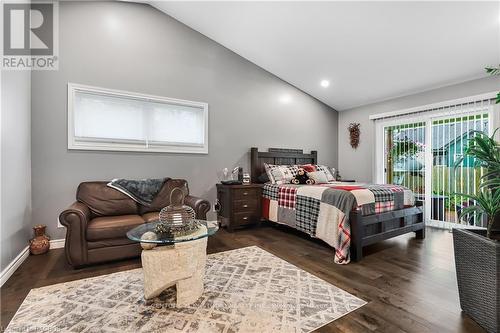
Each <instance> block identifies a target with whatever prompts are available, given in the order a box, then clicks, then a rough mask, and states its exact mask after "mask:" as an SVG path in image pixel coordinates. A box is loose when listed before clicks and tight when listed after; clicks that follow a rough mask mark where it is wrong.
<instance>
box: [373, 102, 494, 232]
mask: <svg viewBox="0 0 500 333" xmlns="http://www.w3.org/2000/svg"><path fill="white" fill-rule="evenodd" d="M494 103H495V101H494V99H492V98H482V99H478V100H476V101H471V102H466V103H457V104H450V105H441V106H439V107H435V108H429V109H425V108H424V109H420V110H418V111H415V112H411V113H404V114H401V115H397V114H396V115H391V114H387V115H386V116H381V117H378V116H374V117H376V118H375V124H376V128H377V145H384V147H383V149H380V148H378V149H377V152H378V154H377V156H376V162H377V163H376V165H383V166H384V168H383V171H381V170H380V168H378V171H377V175H378V176H377V179H379V180H382V179H383V180H384V181H385V182H388V183H395V184H401V185H404V186H407V187H409V188H410V189H412V190H413V191H414V192H415V193H416V195H417V197H420V198H421V199H423V198H424V197H425V198H426V199H427V200H426V202H425V207H426V210H428V213H426V216H427V217H429V218H430V220H431V222H436V224H434V225H437V226H441V227H447V225H450V224H457V223H462V222H461V221H459V220H458V214H459V213H460V210H461V209H463V208H464V207H466V206H468V205H472V204H474V202H471V201H470V200H468V199H467V198H466V197H463V196H460V195H459V193H466V194H477V191H478V189H479V178H480V177H481V175H482V174H483V172H484V170H482V169H481V168H480V167H478V166H477V165H476V164H475V163H474V160H473V159H472V158H466V159H464V161H463V162H462V163H461V165H459V166H458V167H457V168H456V169H455V168H454V164H455V161H456V160H457V159H458V158H460V157H461V156H463V153H464V150H465V149H466V147H467V142H468V140H469V139H470V138H471V137H473V136H474V135H475V132H474V131H483V132H486V133H489V132H491V129H492V128H493V121H494V119H492V118H491V115H493V108H494ZM381 152H383V153H384V154H381ZM378 155H381V156H378ZM382 155H383V156H382ZM381 173H383V176H382V175H381ZM469 223H470V224H472V225H476V226H482V225H483V224H484V221H478V220H477V219H472V220H471V221H470V222H469ZM432 224H433V223H431V225H432Z"/></svg>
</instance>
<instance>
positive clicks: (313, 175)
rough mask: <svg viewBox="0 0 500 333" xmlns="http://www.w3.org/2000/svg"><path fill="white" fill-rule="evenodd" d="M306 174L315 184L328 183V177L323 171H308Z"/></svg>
mask: <svg viewBox="0 0 500 333" xmlns="http://www.w3.org/2000/svg"><path fill="white" fill-rule="evenodd" d="M307 175H308V176H309V178H310V179H312V180H314V183H315V184H326V183H328V178H327V177H326V173H325V172H323V171H313V172H308V173H307Z"/></svg>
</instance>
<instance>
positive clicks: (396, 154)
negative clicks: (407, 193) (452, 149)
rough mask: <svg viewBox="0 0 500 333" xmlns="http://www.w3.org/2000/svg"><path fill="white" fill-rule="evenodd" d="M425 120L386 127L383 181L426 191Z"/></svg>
mask: <svg viewBox="0 0 500 333" xmlns="http://www.w3.org/2000/svg"><path fill="white" fill-rule="evenodd" d="M424 151H425V123H424V122H417V123H409V124H401V125H394V126H387V127H385V128H384V156H385V157H386V158H385V160H384V182H385V183H387V184H398V185H403V186H406V187H408V188H409V189H411V190H412V191H413V192H414V193H415V194H416V195H419V196H421V197H422V199H423V196H424V194H425V167H424V166H425V157H424Z"/></svg>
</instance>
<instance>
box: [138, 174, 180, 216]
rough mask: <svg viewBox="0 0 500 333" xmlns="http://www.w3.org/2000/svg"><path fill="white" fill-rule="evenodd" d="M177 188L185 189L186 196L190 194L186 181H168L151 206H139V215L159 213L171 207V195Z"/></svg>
mask: <svg viewBox="0 0 500 333" xmlns="http://www.w3.org/2000/svg"><path fill="white" fill-rule="evenodd" d="M176 187H180V188H183V189H184V194H185V195H188V194H189V190H188V187H187V182H186V181H185V180H184V179H167V180H166V181H165V183H163V187H162V188H161V190H160V192H158V194H157V195H156V197H155V198H154V200H153V202H152V203H151V205H150V206H143V205H138V206H139V214H141V215H143V214H146V213H149V212H159V211H160V210H161V209H162V208H163V207H166V206H168V205H170V193H171V192H172V190H173V189H174V188H176Z"/></svg>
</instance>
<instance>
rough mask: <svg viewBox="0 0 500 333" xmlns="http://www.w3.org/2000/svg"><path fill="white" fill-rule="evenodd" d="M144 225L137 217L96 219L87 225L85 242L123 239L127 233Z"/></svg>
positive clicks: (141, 219) (125, 216)
mask: <svg viewBox="0 0 500 333" xmlns="http://www.w3.org/2000/svg"><path fill="white" fill-rule="evenodd" d="M143 223H144V219H143V218H142V217H140V216H139V215H121V216H106V217H96V218H95V219H92V220H91V221H90V222H89V223H88V225H87V240H89V241H98V240H104V239H110V238H125V237H127V235H126V234H127V231H129V230H130V229H132V228H134V227H137V226H139V225H141V224H143Z"/></svg>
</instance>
